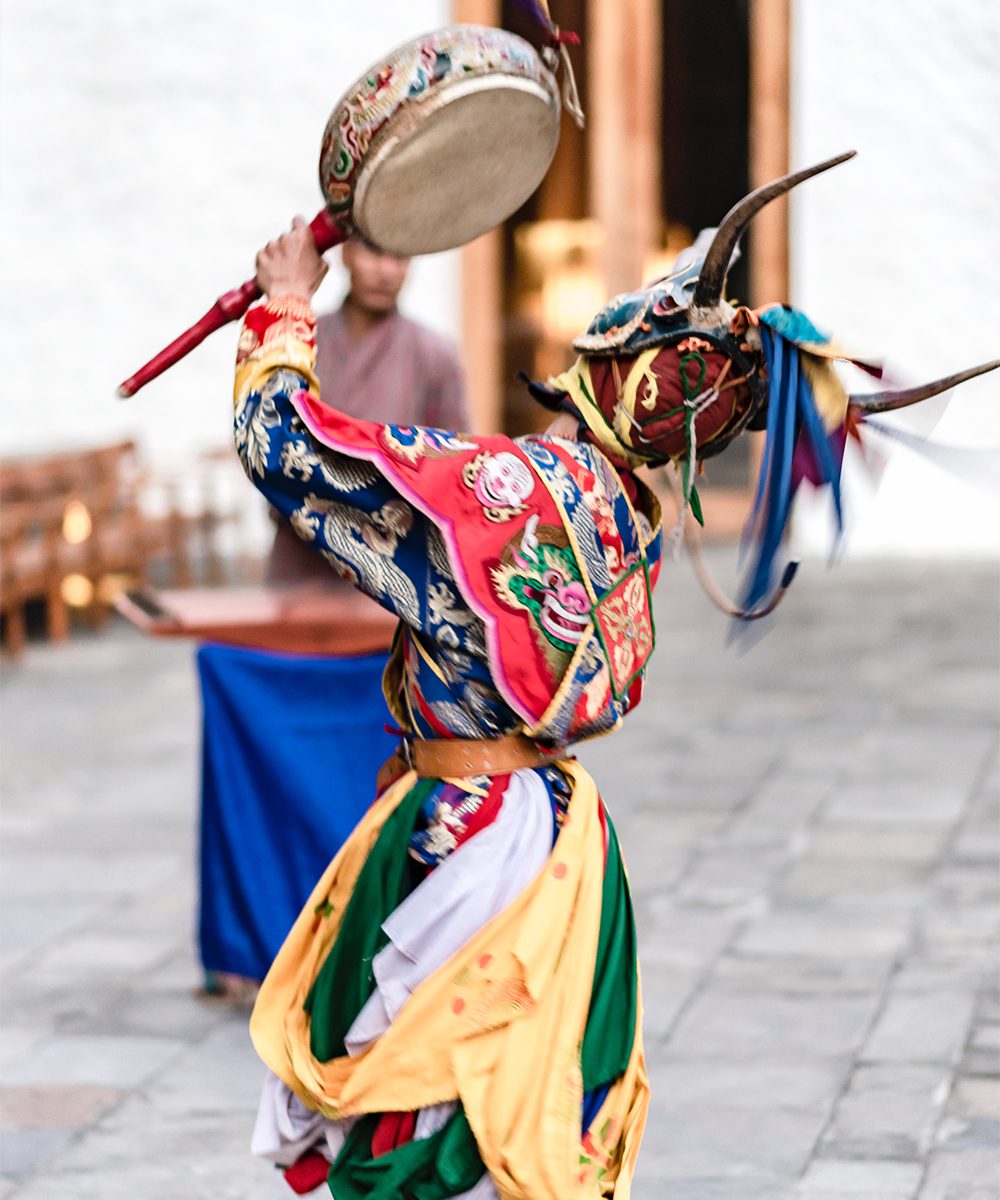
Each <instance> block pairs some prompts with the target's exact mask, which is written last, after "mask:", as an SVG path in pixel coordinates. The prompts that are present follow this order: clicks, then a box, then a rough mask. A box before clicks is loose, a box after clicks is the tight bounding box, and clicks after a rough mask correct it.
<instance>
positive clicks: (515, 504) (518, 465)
mask: <svg viewBox="0 0 1000 1200" xmlns="http://www.w3.org/2000/svg"><path fill="white" fill-rule="evenodd" d="M534 489H535V481H534V479H533V478H532V475H531V471H530V470H529V469H528V467H527V466H526V465H525V464H524V463H523V462H521V460H520V459H519V458H518V457H517V456H516V455H514V454H511V453H510V452H509V451H507V450H502V451H501V452H500V453H499V454H494V455H493V456H492V457H491V458H489V459H487V460H486V462H485V463H484V464H483V466H482V468H481V470H480V472H479V474H478V475H477V476H476V482H475V485H474V490H475V493H476V499H477V500H478V501H479V503H480V504H482V505H484V506H485V507H487V508H519V507H520V506H521V505H522V504H523V503H524V501H525V500H527V498H528V497H529V496H530V495H531V493H532V492H533V491H534Z"/></svg>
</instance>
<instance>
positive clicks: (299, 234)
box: [257, 217, 328, 300]
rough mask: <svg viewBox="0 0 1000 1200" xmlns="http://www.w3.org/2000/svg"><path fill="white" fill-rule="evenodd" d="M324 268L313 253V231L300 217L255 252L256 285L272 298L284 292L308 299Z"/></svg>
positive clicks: (318, 283)
mask: <svg viewBox="0 0 1000 1200" xmlns="http://www.w3.org/2000/svg"><path fill="white" fill-rule="evenodd" d="M327 270H328V268H327V265H326V263H325V262H324V261H323V259H322V258H321V257H320V255H319V254H318V253H317V252H316V243H315V242H314V241H313V235H312V230H310V228H309V226H308V225H307V224H306V223H305V221H304V220H303V218H302V217H295V218H294V219H293V220H292V228H291V229H290V230H289V232H288V233H283V234H282V235H281V237H279V238H277V239H276V240H275V241H273V242H268V243H267V245H266V246H265V247H264V249H263V250H261V252H260V253H259V254H258V255H257V286H258V287H259V288H260V290H261V291H262V292H263V293H264V294H265V295H266V296H268V297H269V298H270V299H271V300H273V299H274V298H275V297H276V296H287V295H293V296H304V297H305V298H306V299H307V300H308V299H310V298H311V297H312V295H313V293H314V292H315V291H316V289H317V288H318V287H319V285H320V284H321V283H322V282H323V276H324V275H325V274H326V272H327Z"/></svg>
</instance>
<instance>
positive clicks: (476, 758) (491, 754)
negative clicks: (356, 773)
mask: <svg viewBox="0 0 1000 1200" xmlns="http://www.w3.org/2000/svg"><path fill="white" fill-rule="evenodd" d="M400 757H401V758H403V759H404V760H407V761H408V762H409V764H410V766H411V767H412V768H413V770H414V771H416V773H417V774H418V775H420V776H423V777H424V778H426V779H452V778H462V777H464V776H466V775H508V774H510V772H511V771H519V770H521V768H522V767H542V766H547V765H548V764H550V763H554V762H558V761H559V760H560V759H561V758H568V757H569V751H568V750H567V749H566V747H565V746H556V747H554V748H552V749H543V748H542V747H541V746H539V745H538V743H537V742H534V741H532V739H531V738H529V737H525V736H524V734H522V733H511V734H507V736H506V737H500V738H433V739H422V738H414V740H413V741H407V742H404V743H403V749H402V752H401V755H400Z"/></svg>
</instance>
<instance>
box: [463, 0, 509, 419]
mask: <svg viewBox="0 0 1000 1200" xmlns="http://www.w3.org/2000/svg"><path fill="white" fill-rule="evenodd" d="M453 13H454V19H455V21H456V22H460V23H467V24H470V25H493V26H497V25H499V24H500V0H454V5H453ZM500 238H501V235H500V231H499V230H498V229H495V230H493V231H492V232H491V233H487V234H485V235H484V236H483V237H481V238H477V239H476V241H474V242H471V243H470V244H469V245H468V246H464V247H463V248H462V250H461V255H460V267H459V271H460V278H461V282H460V285H459V286H460V302H461V323H462V346H461V349H462V357H463V361H464V363H465V369H466V376H467V381H468V388H469V405H470V407H471V409H472V425H473V430H472V431H473V432H477V433H494V432H496V431H497V430H498V429H499V428H500V422H501V393H500V356H501V345H500V336H501V327H502V321H503V314H502V312H501V303H502V301H501V286H500V284H501V280H500V260H501V253H502V246H501V240H500Z"/></svg>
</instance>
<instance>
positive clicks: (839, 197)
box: [791, 0, 1000, 554]
mask: <svg viewBox="0 0 1000 1200" xmlns="http://www.w3.org/2000/svg"><path fill="white" fill-rule="evenodd" d="M792 38H793V41H792V61H793V79H792V117H793V128H792V162H793V165H795V166H798V165H803V164H806V163H810V162H814V161H818V160H819V159H822V158H825V157H827V156H828V155H830V154H834V153H837V152H838V151H840V150H844V149H849V148H852V147H853V148H855V149H857V150H858V151H859V156H858V158H857V159H855V160H854V161H853V162H851V163H848V164H846V165H845V166H842V167H838V168H836V169H835V170H834V171H833V172H831V173H830V174H829V175H827V176H824V177H821V178H819V179H816V180H813V181H810V182H807V183H805V184H803V185H802V186H801V187H800V188H799V190H798V191H797V192H796V193H795V196H796V199H795V203H794V206H793V225H792V239H791V245H792V263H793V288H792V298H793V300H794V302H795V303H796V304H798V305H799V306H800V307H801V308H803V309H804V310H805V311H806V312H807V313H809V315H810V316H811V317H812V318H813V320H814V321H815V322H816V323H817V324H818V325H820V326H821V327H824V328H826V329H828V330H831V331H835V332H836V333H837V334H838V335H839V337H840V338H842V339H843V340H845V341H847V342H848V343H850V344H853V345H855V346H859V347H861V348H864V349H867V350H874V351H875V352H877V353H878V354H880V355H881V356H884V358H885V361H886V363H887V365H888V367H889V368H890V370H891V371H892V372H893V373H894V375H895V376H896V378H897V379H899V380H901V381H903V382H906V383H915V382H921V381H923V380H928V379H933V378H937V377H939V376H942V375H946V374H949V373H951V372H952V371H956V370H959V369H961V368H963V367H966V366H971V365H973V364H975V363H979V362H982V361H985V360H988V359H992V358H998V357H1000V69H998V63H1000V5H998V4H997V3H996V0H961V2H960V3H955V2H953V0H877V2H876V0H836V3H825V2H823V0H795V3H794V4H793V29H792ZM859 390H860V388H859ZM932 403H933V402H932ZM945 408H946V411H944V414H943V416H942V417H941V419H940V422H939V423H938V424H937V427H936V428H935V429H934V437H935V438H936V439H937V440H940V441H941V442H945V443H950V444H954V445H964V446H984V445H990V446H993V447H998V448H1000V371H998V372H997V373H995V374H994V375H992V376H988V377H985V378H983V379H980V380H975V381H973V382H972V383H967V384H964V385H963V386H962V387H961V388H960V389H958V390H957V391H956V392H954V393H953V399H952V400H951V402H950V404H948V405H947V406H945V405H940V406H939V407H938V408H937V409H936V413H935V414H931V416H930V417H928V416H925V415H924V414H921V413H920V410H919V409H914V410H910V412H911V413H912V414H913V417H912V420H911V422H910V424H911V426H914V427H916V428H918V429H927V428H928V427H929V426H930V425H931V424H932V419H931V417H933V415H937V414H940V412H941V411H942V410H943V409H945ZM848 482H849V483H851V482H856V481H853V480H850V479H849V481H848ZM997 483H998V485H1000V478H998V479H997ZM852 490H853V492H854V494H855V496H856V499H857V504H856V505H855V515H856V517H857V521H856V524H855V527H854V529H853V532H852V536H851V539H850V542H849V545H848V550H849V552H853V553H858V554H864V553H886V552H892V553H896V552H898V553H918V554H919V553H940V554H947V553H973V554H980V553H989V552H991V551H995V550H996V548H997V547H998V545H1000V499H998V497H997V496H996V495H995V494H993V495H991V494H990V493H988V492H986V491H982V490H975V489H973V488H972V487H970V486H969V485H967V484H964V483H961V482H958V481H956V480H954V479H952V478H950V477H949V476H947V475H945V474H944V473H942V472H941V471H940V470H938V469H936V468H934V467H933V466H931V465H930V464H928V463H926V462H923V461H921V460H920V459H918V458H915V457H914V456H913V455H912V454H911V453H910V452H909V451H906V450H899V451H897V452H896V453H894V454H893V456H892V460H891V463H890V465H889V468H888V470H887V471H886V473H885V475H884V476H883V479H882V483H881V485H880V487H879V490H878V494H877V496H875V497H874V498H873V497H872V496H871V495H870V494H865V492H864V489H863V488H861V489H859V488H857V487H855V488H853V489H852ZM798 534H799V538H800V541H801V542H802V543H803V544H804V545H805V546H807V547H812V548H816V547H817V546H819V545H820V543H821V540H822V539H821V538H820V537H819V534H818V530H817V525H816V522H815V521H814V520H807V521H800V523H799V528H798Z"/></svg>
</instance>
